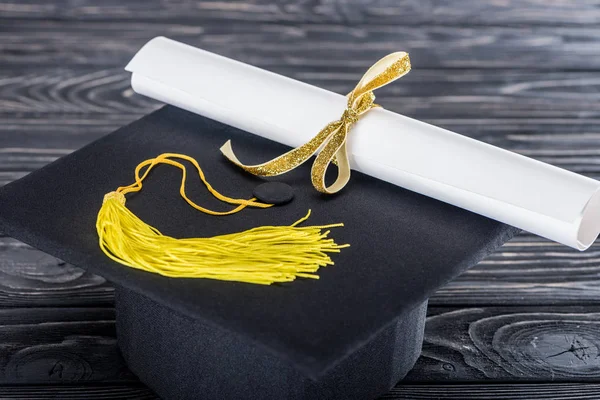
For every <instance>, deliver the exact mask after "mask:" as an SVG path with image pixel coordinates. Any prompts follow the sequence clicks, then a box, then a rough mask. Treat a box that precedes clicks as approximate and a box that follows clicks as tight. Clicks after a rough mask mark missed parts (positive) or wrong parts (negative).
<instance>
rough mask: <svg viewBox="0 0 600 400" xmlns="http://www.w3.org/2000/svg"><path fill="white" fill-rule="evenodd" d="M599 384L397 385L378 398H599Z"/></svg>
mask: <svg viewBox="0 0 600 400" xmlns="http://www.w3.org/2000/svg"><path fill="white" fill-rule="evenodd" d="M598 398H600V385H598V384H581V383H579V384H577V383H568V384H556V383H543V384H541V383H539V384H514V383H503V384H481V385H473V384H468V385H461V384H457V385H398V386H396V387H395V388H394V389H392V391H391V392H390V393H388V394H387V395H385V396H382V397H380V399H379V400H439V399H444V400H476V399H477V400H484V399H485V400H566V399H569V400H596V399H598Z"/></svg>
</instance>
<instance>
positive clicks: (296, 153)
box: [221, 52, 410, 194]
mask: <svg viewBox="0 0 600 400" xmlns="http://www.w3.org/2000/svg"><path fill="white" fill-rule="evenodd" d="M409 71H410V59H409V57H408V53H405V52H397V53H392V54H388V55H387V56H385V57H383V58H382V59H381V60H379V61H377V62H376V63H375V64H373V65H372V66H371V68H369V69H368V70H367V72H366V73H365V74H364V75H363V77H362V78H361V79H360V81H359V82H358V84H357V85H356V87H355V88H354V89H353V90H352V91H351V92H350V93H349V94H348V105H347V108H346V110H345V111H344V113H343V114H342V117H341V118H340V119H339V120H337V121H334V122H331V123H329V124H328V125H327V126H325V128H323V129H322V130H321V131H320V132H319V133H317V135H316V136H314V137H313V138H312V139H311V140H309V141H308V142H306V143H305V144H303V145H302V146H300V147H297V148H295V149H292V150H290V151H288V152H287V153H284V154H282V155H280V156H279V157H276V158H274V159H272V160H270V161H267V162H265V163H262V164H257V165H245V164H243V163H242V162H241V161H240V160H238V158H237V157H236V156H235V154H234V152H233V149H232V148H231V141H227V142H226V143H225V144H224V145H223V146H222V147H221V152H222V153H223V155H224V156H225V157H227V159H228V160H229V161H231V162H232V163H234V164H235V165H237V166H238V167H240V168H242V169H243V170H244V171H247V172H249V173H251V174H253V175H258V176H276V175H281V174H284V173H286V172H288V171H291V170H293V169H294V168H297V167H298V166H300V165H302V164H303V163H305V162H306V161H307V160H308V159H309V158H310V157H312V156H313V155H314V154H315V153H317V151H318V150H319V149H321V151H320V152H319V154H318V155H317V157H316V158H315V161H314V163H313V166H312V169H311V182H312V184H313V186H314V188H315V189H317V190H318V191H319V192H322V193H328V194H333V193H336V192H339V191H340V190H341V189H343V188H344V186H345V185H346V184H347V183H348V181H349V180H350V162H349V158H348V150H347V146H346V139H347V137H348V132H349V131H350V128H351V126H352V125H354V124H355V123H356V122H358V120H359V119H360V117H361V116H362V115H363V114H365V113H366V112H368V111H369V110H371V109H372V108H375V107H379V106H378V105H377V104H375V94H374V93H373V91H374V90H376V89H378V88H380V87H382V86H385V85H387V84H388V83H391V82H393V81H395V80H396V79H398V78H401V77H402V76H404V75H406V74H407V73H408V72H409ZM331 163H334V164H336V165H337V168H338V176H337V178H336V180H335V182H334V183H333V184H331V185H330V186H326V184H325V173H326V172H327V168H328V167H329V165H330V164H331Z"/></svg>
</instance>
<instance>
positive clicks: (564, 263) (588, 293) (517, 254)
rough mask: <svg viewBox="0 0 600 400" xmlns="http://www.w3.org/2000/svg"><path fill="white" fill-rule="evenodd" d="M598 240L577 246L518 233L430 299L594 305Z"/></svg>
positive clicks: (599, 295) (599, 285)
mask: <svg viewBox="0 0 600 400" xmlns="http://www.w3.org/2000/svg"><path fill="white" fill-rule="evenodd" d="M599 256H600V241H597V242H596V243H594V244H593V245H592V246H591V247H590V248H589V249H588V250H587V251H585V252H580V251H577V250H574V249H570V248H568V247H566V246H563V245H560V244H557V243H553V242H551V241H549V240H546V239H543V238H540V237H536V236H533V235H530V234H525V233H524V234H521V235H519V236H517V237H515V238H514V239H513V240H511V241H509V242H508V243H506V244H505V245H504V246H503V247H502V248H500V249H499V250H497V251H496V252H494V253H492V254H491V255H490V256H489V257H487V258H486V259H484V260H483V261H482V262H481V263H479V264H478V265H477V266H475V267H474V268H472V269H470V270H469V271H467V272H465V273H463V274H462V275H461V276H460V277H459V278H457V279H455V280H453V281H451V282H450V283H448V284H447V285H446V286H444V287H442V288H441V289H439V290H438V291H437V292H436V294H435V295H434V296H433V297H432V298H431V299H430V303H429V304H430V305H434V306H435V305H472V306H484V305H526V304H529V305H550V304H556V305H568V304H571V305H583V304H589V305H597V304H598V302H599V301H600V279H599V277H600V258H599Z"/></svg>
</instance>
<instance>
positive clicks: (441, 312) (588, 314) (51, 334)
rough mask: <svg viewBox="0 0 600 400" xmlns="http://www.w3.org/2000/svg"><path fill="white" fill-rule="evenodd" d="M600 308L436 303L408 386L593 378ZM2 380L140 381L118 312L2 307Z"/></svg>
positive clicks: (597, 366) (599, 346) (598, 363)
mask: <svg viewBox="0 0 600 400" xmlns="http://www.w3.org/2000/svg"><path fill="white" fill-rule="evenodd" d="M599 328H600V308H599V307H597V306H596V307H585V308H584V307H488V308H481V307H479V308H459V309H449V308H447V307H445V308H435V307H434V308H430V310H429V317H428V319H427V324H426V328H425V342H424V347H423V354H422V356H421V358H420V359H419V360H418V361H417V364H416V366H415V368H414V369H413V370H412V371H411V372H410V373H409V375H408V376H407V378H406V380H405V382H404V383H423V382H449V381H452V382H486V383H493V382H504V381H511V382H516V381H540V382H543V381H550V380H552V381H563V382H565V381H571V382H575V381H576V382H581V381H593V380H595V379H597V377H598V374H599V373H600V356H599V355H600V329H599ZM0 338H1V339H0V365H2V366H3V368H2V369H0V384H3V385H6V384H54V383H67V384H68V383H72V384H74V383H76V384H79V383H83V382H92V383H93V382H106V381H111V382H118V383H122V382H136V379H135V377H134V376H133V375H132V374H131V373H130V372H129V371H128V369H127V368H126V366H125V363H124V361H123V359H122V357H121V355H120V353H119V351H118V348H117V345H116V338H115V331H114V314H113V311H112V309H97V308H27V309H23V308H15V309H3V310H2V309H0Z"/></svg>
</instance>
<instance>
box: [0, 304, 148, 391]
mask: <svg viewBox="0 0 600 400" xmlns="http://www.w3.org/2000/svg"><path fill="white" fill-rule="evenodd" d="M0 365H1V366H2V368H0V384H51V383H53V384H56V383H77V382H87V381H95V382H98V381H137V379H136V378H135V377H134V376H133V375H132V374H131V372H129V370H128V369H127V368H126V366H125V363H124V361H123V359H122V357H121V354H120V352H119V349H118V347H117V341H116V338H115V324H114V310H112V309H106V308H26V309H22V308H16V309H0Z"/></svg>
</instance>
